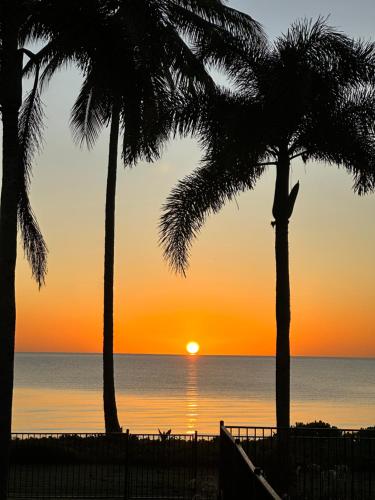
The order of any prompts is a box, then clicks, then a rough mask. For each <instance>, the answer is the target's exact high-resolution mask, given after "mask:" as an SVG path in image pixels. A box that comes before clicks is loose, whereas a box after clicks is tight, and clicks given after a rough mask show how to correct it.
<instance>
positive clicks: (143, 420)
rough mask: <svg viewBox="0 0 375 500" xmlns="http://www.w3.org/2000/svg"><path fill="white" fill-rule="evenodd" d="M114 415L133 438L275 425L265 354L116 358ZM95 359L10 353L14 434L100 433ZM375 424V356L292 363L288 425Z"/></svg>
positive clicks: (271, 366) (269, 360) (98, 365)
mask: <svg viewBox="0 0 375 500" xmlns="http://www.w3.org/2000/svg"><path fill="white" fill-rule="evenodd" d="M115 366H116V388H117V404H118V412H119V417H120V421H121V425H123V427H124V429H125V428H129V429H130V431H131V432H138V433H142V432H157V429H158V428H159V429H161V430H167V429H170V428H171V429H172V431H173V432H181V433H186V432H193V431H194V430H198V431H199V432H201V433H217V432H218V425H219V421H220V420H221V419H223V420H224V421H225V422H226V423H227V424H233V425H236V424H237V425H247V424H249V425H274V424H275V410H274V397H275V390H274V371H275V361H274V358H271V357H237V356H156V355H116V356H115ZM101 398H102V396H101V356H100V355H93V354H87V355H82V354H26V353H19V354H17V355H16V367H15V398H14V417H13V430H14V431H18V432H99V431H102V430H103V415H102V399H101ZM315 419H322V420H325V421H328V422H330V423H331V424H334V425H337V426H340V427H346V428H352V427H354V428H355V427H364V426H370V425H375V359H342V358H293V359H292V422H293V423H294V422H296V421H304V422H307V421H312V420H315Z"/></svg>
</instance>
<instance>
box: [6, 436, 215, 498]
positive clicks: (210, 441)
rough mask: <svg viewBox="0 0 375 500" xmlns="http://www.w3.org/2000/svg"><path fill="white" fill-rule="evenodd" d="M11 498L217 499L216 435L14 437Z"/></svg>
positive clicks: (10, 476) (10, 486) (10, 478)
mask: <svg viewBox="0 0 375 500" xmlns="http://www.w3.org/2000/svg"><path fill="white" fill-rule="evenodd" d="M12 438H13V439H12V446H11V467H10V475H9V486H8V492H9V497H10V498H17V499H18V498H19V499H21V498H28V499H33V498H46V499H47V498H65V499H73V498H90V499H95V498H111V499H114V498H123V499H129V500H130V499H136V498H145V497H150V498H151V497H152V498H170V499H191V498H193V497H195V498H199V499H202V500H216V498H217V470H218V456H219V439H218V436H212V435H198V434H197V433H195V434H193V435H190V434H188V435H186V434H173V435H172V434H168V433H165V434H163V433H160V434H130V433H128V432H126V433H123V434H112V435H105V434H13V436H12Z"/></svg>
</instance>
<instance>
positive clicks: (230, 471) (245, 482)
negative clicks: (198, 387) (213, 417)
mask: <svg viewBox="0 0 375 500" xmlns="http://www.w3.org/2000/svg"><path fill="white" fill-rule="evenodd" d="M219 478H220V482H219V484H220V492H221V496H222V499H223V500H245V499H246V500H252V499H257V500H258V499H259V500H266V499H267V500H271V499H274V500H281V498H280V497H279V496H278V495H277V493H276V492H275V491H274V489H273V488H272V487H271V485H270V484H269V483H268V482H267V480H266V478H265V477H264V475H263V471H262V470H261V469H260V468H259V467H256V466H255V465H254V464H253V462H252V461H251V460H250V458H249V456H248V455H247V454H246V453H245V451H244V449H243V448H242V446H241V443H240V442H239V441H238V442H237V441H236V440H235V439H234V437H233V435H232V434H231V432H230V430H229V429H227V428H226V427H225V425H224V422H221V423H220V473H219Z"/></svg>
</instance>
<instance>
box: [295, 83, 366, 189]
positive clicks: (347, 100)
mask: <svg viewBox="0 0 375 500" xmlns="http://www.w3.org/2000/svg"><path fill="white" fill-rule="evenodd" d="M299 141H300V144H301V145H302V144H303V146H304V148H305V150H306V157H307V158H310V159H315V160H318V161H325V162H327V163H331V164H336V165H338V166H343V167H344V168H345V169H346V170H347V171H348V172H349V173H351V174H352V175H353V178H354V190H355V191H356V192H358V193H359V194H366V193H368V192H373V191H374V190H375V89H370V88H368V87H366V86H365V87H357V88H356V87H354V88H352V89H351V91H348V92H345V93H344V94H343V95H342V96H341V99H340V98H338V99H337V101H336V102H335V105H331V106H330V107H326V108H322V109H320V110H319V112H318V113H317V114H316V116H314V117H311V118H310V120H306V123H305V128H303V129H302V130H301V133H300V138H299Z"/></svg>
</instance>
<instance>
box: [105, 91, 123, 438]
mask: <svg viewBox="0 0 375 500" xmlns="http://www.w3.org/2000/svg"><path fill="white" fill-rule="evenodd" d="M119 123H120V106H119V102H118V101H115V102H114V104H113V107H112V119H111V131H110V138H109V156H108V174H107V192H106V206H105V251H104V328H103V402H104V421H105V431H106V432H107V433H110V432H121V427H120V424H119V421H118V417H117V407H116V395H115V380H114V366H113V268H114V249H115V206H116V174H117V148H118V135H119Z"/></svg>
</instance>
